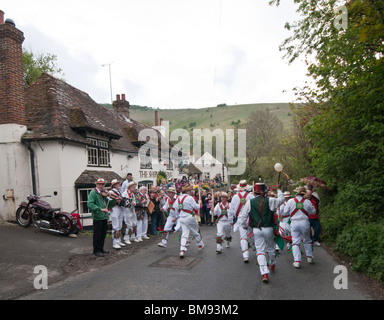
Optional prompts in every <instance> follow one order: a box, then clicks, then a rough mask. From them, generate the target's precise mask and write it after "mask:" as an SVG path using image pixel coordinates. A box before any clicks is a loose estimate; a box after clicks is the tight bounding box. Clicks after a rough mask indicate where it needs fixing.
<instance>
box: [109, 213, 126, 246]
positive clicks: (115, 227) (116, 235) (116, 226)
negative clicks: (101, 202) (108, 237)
mask: <svg viewBox="0 0 384 320" xmlns="http://www.w3.org/2000/svg"><path fill="white" fill-rule="evenodd" d="M123 218H124V207H120V206H114V207H113V208H112V212H111V221H112V238H113V244H116V243H119V242H120V231H121V229H122V227H123Z"/></svg>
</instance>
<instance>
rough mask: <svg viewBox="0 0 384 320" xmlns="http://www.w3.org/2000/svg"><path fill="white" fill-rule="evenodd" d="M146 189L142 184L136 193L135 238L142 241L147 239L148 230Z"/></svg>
mask: <svg viewBox="0 0 384 320" xmlns="http://www.w3.org/2000/svg"><path fill="white" fill-rule="evenodd" d="M147 191H148V189H147V188H146V187H144V186H142V187H140V188H139V193H138V194H137V195H136V199H135V201H136V207H135V212H136V216H137V231H136V240H137V241H143V239H145V240H148V239H149V237H148V236H147V230H148V209H147V207H148V203H149V201H150V200H149V197H148V195H147Z"/></svg>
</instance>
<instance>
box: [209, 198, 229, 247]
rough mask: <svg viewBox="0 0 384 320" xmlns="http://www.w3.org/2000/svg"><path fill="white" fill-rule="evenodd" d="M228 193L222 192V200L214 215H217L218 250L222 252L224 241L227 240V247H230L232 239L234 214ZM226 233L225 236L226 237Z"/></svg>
mask: <svg viewBox="0 0 384 320" xmlns="http://www.w3.org/2000/svg"><path fill="white" fill-rule="evenodd" d="M228 198H229V196H228V194H227V193H225V192H222V193H221V202H220V203H218V204H217V205H216V206H215V209H214V210H213V215H214V216H216V217H217V220H216V222H217V235H216V252H217V253H221V252H222V251H223V245H222V244H223V241H224V240H225V241H226V247H227V248H229V247H230V243H231V241H232V235H231V231H232V224H233V216H232V215H230V211H229V202H228ZM224 235H225V237H224Z"/></svg>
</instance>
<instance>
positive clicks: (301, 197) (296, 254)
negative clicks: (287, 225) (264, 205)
mask: <svg viewBox="0 0 384 320" xmlns="http://www.w3.org/2000/svg"><path fill="white" fill-rule="evenodd" d="M305 193H306V191H305V188H304V187H300V188H299V193H298V194H297V195H296V197H294V198H293V199H290V200H289V201H288V202H287V205H286V208H285V209H284V212H286V213H289V214H290V216H291V234H292V253H293V259H294V262H293V266H294V267H295V268H300V262H301V251H300V248H299V245H300V242H301V240H303V243H304V249H305V254H306V256H307V261H308V263H312V262H313V257H312V240H311V236H310V233H311V231H310V224H309V219H308V216H309V215H314V214H316V209H315V207H314V206H313V205H312V203H311V201H309V200H308V199H306V198H305Z"/></svg>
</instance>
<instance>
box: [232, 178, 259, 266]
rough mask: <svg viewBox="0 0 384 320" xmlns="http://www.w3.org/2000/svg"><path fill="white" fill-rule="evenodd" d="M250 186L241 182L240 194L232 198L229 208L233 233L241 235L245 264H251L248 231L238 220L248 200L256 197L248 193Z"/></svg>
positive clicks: (238, 187) (244, 181)
mask: <svg viewBox="0 0 384 320" xmlns="http://www.w3.org/2000/svg"><path fill="white" fill-rule="evenodd" d="M248 187H249V186H248V184H247V181H246V180H241V181H240V183H239V185H238V186H237V189H238V190H239V192H238V193H237V194H236V195H235V196H234V197H233V198H232V200H231V205H230V207H229V215H230V216H232V217H234V221H235V226H234V228H233V231H234V232H236V231H239V235H240V248H241V251H242V253H243V261H244V262H245V263H248V262H249V245H248V240H247V239H248V229H244V228H242V227H241V226H240V225H239V223H238V222H237V219H238V217H239V215H240V214H242V213H243V211H244V206H245V204H246V203H247V201H248V200H251V199H253V198H254V197H255V196H254V195H253V194H252V192H249V191H247V188H248Z"/></svg>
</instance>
